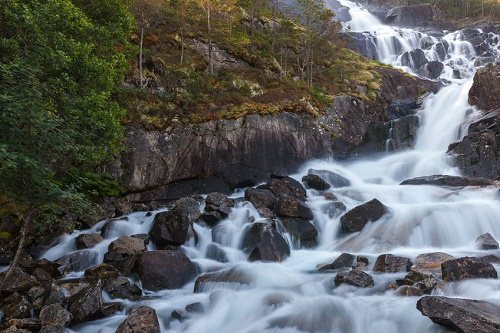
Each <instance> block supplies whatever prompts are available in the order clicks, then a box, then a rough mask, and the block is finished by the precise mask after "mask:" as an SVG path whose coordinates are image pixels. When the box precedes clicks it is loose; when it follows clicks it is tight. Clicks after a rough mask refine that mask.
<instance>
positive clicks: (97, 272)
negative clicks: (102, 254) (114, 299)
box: [85, 264, 120, 280]
mask: <svg viewBox="0 0 500 333" xmlns="http://www.w3.org/2000/svg"><path fill="white" fill-rule="evenodd" d="M119 275H120V273H119V272H118V270H117V269H116V268H115V267H114V266H111V265H109V264H100V265H97V266H94V267H91V268H88V269H87V270H85V276H86V277H97V278H100V279H101V280H108V279H115V278H117V277H118V276H119Z"/></svg>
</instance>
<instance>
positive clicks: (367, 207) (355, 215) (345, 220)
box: [340, 199, 389, 233]
mask: <svg viewBox="0 0 500 333" xmlns="http://www.w3.org/2000/svg"><path fill="white" fill-rule="evenodd" d="M388 211H389V210H388V208H387V207H386V206H384V205H383V204H382V203H381V202H380V201H378V200H377V199H373V200H370V201H368V202H366V203H364V204H362V205H360V206H357V207H354V208H353V209H351V210H350V211H348V212H347V213H345V214H344V216H342V217H341V218H340V223H341V224H342V231H343V232H345V233H348V232H357V231H361V230H362V229H363V228H364V226H365V225H366V224H367V223H368V222H375V221H377V220H378V219H380V218H381V217H382V216H384V215H385V214H386V213H387V212H388Z"/></svg>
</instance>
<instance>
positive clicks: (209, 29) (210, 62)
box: [207, 5, 214, 75]
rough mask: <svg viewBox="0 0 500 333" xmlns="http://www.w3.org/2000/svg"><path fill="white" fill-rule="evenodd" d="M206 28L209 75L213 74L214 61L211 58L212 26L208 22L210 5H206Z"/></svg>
mask: <svg viewBox="0 0 500 333" xmlns="http://www.w3.org/2000/svg"><path fill="white" fill-rule="evenodd" d="M207 28H208V70H209V72H210V75H214V63H213V60H212V51H213V46H212V26H211V24H210V5H208V6H207Z"/></svg>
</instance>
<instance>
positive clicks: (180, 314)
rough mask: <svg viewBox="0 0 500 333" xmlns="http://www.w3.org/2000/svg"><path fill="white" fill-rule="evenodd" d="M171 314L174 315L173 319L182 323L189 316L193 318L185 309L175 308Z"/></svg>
mask: <svg viewBox="0 0 500 333" xmlns="http://www.w3.org/2000/svg"><path fill="white" fill-rule="evenodd" d="M170 316H171V317H172V319H175V320H178V321H180V322H181V323H182V322H184V321H186V320H188V319H189V318H191V316H190V315H189V313H187V312H186V311H184V310H174V311H172V313H171V314H170Z"/></svg>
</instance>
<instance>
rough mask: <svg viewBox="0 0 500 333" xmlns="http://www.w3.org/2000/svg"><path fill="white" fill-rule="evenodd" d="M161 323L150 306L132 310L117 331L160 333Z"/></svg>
mask: <svg viewBox="0 0 500 333" xmlns="http://www.w3.org/2000/svg"><path fill="white" fill-rule="evenodd" d="M160 332H161V331H160V323H159V322H158V317H157V316H156V311H155V309H153V308H150V307H148V306H141V307H139V308H136V309H134V310H132V312H131V313H130V314H129V316H128V317H127V319H125V320H124V321H123V322H122V323H121V324H120V326H118V328H117V329H116V333H160Z"/></svg>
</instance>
